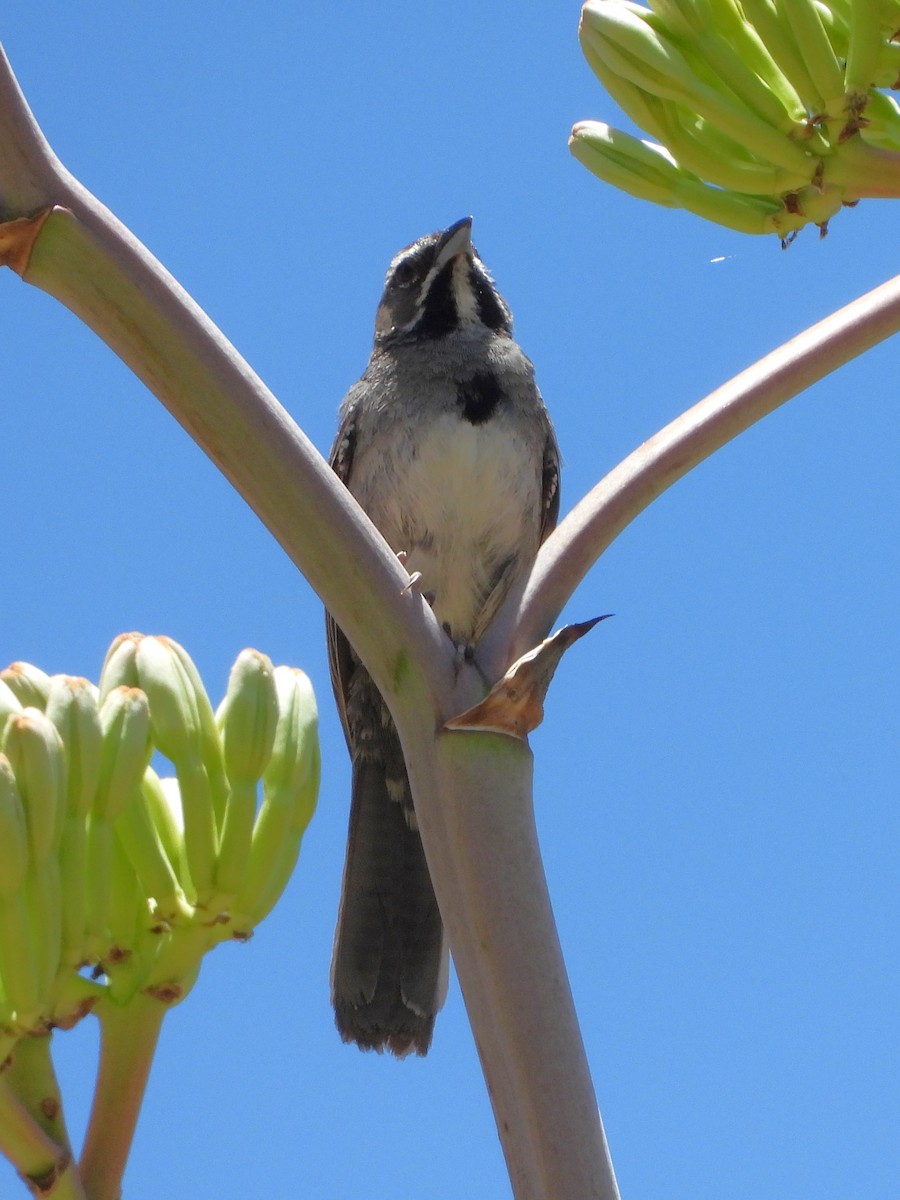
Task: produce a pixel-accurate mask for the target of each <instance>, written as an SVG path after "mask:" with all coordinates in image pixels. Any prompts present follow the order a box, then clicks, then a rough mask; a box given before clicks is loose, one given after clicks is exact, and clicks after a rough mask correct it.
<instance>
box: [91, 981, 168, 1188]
mask: <svg viewBox="0 0 900 1200" xmlns="http://www.w3.org/2000/svg"><path fill="white" fill-rule="evenodd" d="M96 1011H97V1016H98V1017H99V1019H100V1069H99V1071H98V1074H97V1087H96V1090H95V1092H94V1104H93V1107H92V1109H91V1119H90V1123H89V1125H88V1131H87V1135H86V1137H85V1141H84V1150H83V1151H82V1155H81V1162H80V1164H79V1170H80V1174H81V1179H82V1182H83V1184H84V1190H85V1194H86V1196H87V1200H119V1197H120V1196H121V1194H122V1176H123V1175H124V1173H125V1164H126V1163H127V1161H128V1154H129V1151H130V1150H131V1143H132V1140H133V1138H134V1131H135V1127H136V1125H137V1120H138V1115H139V1113H140V1110H141V1102H142V1101H143V1098H144V1091H145V1089H146V1086H147V1080H148V1078H149V1075H150V1067H151V1065H152V1063H153V1054H154V1052H155V1050H156V1043H157V1040H158V1039H159V1030H160V1026H161V1025H162V1020H163V1017H164V1016H165V1015H166V1013H167V1012H168V1006H167V1005H166V1004H163V1003H161V1002H160V1001H159V1000H157V999H155V998H154V997H152V996H146V995H144V994H143V993H138V994H137V995H135V996H134V997H132V999H131V1000H130V1001H129V1003H128V1004H126V1005H123V1006H121V1007H120V1006H119V1005H116V1004H112V1003H107V1004H101V1005H99V1006H98V1007H97V1010H96Z"/></svg>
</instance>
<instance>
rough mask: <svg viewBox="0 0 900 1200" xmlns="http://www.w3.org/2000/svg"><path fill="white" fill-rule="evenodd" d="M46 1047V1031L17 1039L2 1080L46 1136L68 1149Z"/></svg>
mask: <svg viewBox="0 0 900 1200" xmlns="http://www.w3.org/2000/svg"><path fill="white" fill-rule="evenodd" d="M50 1046H51V1035H50V1034H49V1033H45V1034H42V1035H40V1036H35V1037H23V1038H20V1039H19V1041H18V1042H17V1043H16V1048H15V1050H14V1051H13V1054H12V1058H11V1060H10V1064H9V1067H8V1068H7V1071H6V1081H7V1083H8V1084H9V1087H10V1088H11V1089H12V1091H13V1092H15V1094H16V1095H17V1096H18V1098H19V1099H20V1100H21V1102H22V1103H23V1104H24V1105H25V1107H26V1108H27V1110H28V1111H29V1113H31V1115H32V1117H34V1119H35V1121H37V1123H38V1124H39V1125H40V1127H41V1128H42V1129H43V1130H44V1132H45V1133H46V1134H47V1136H48V1137H51V1138H52V1139H53V1141H54V1142H55V1143H56V1144H57V1146H62V1147H63V1149H65V1150H69V1151H71V1148H72V1146H71V1142H70V1141H69V1133H68V1130H67V1129H66V1121H65V1115H64V1113H63V1106H62V1095H61V1093H60V1090H59V1082H58V1081H57V1078H56V1071H55V1070H54V1067H53V1058H52V1056H51V1053H50Z"/></svg>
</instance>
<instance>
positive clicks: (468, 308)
mask: <svg viewBox="0 0 900 1200" xmlns="http://www.w3.org/2000/svg"><path fill="white" fill-rule="evenodd" d="M453 299H454V300H455V301H456V312H457V316H458V317H459V323H460V325H474V324H475V322H476V321H478V320H479V316H478V300H477V299H476V297H475V292H474V291H473V290H472V285H471V283H470V281H469V256H468V254H458V255H457V256H456V258H455V259H454V260H453Z"/></svg>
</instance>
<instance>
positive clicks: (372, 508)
mask: <svg viewBox="0 0 900 1200" xmlns="http://www.w3.org/2000/svg"><path fill="white" fill-rule="evenodd" d="M420 432H424V431H420ZM415 445H416V453H415V454H412V453H410V452H409V451H410V443H409V442H407V443H406V446H405V449H404V451H403V452H402V453H398V454H397V455H396V456H393V457H391V458H390V459H387V460H385V459H384V458H382V460H381V461H380V462H378V463H377V464H376V463H372V464H370V465H371V467H372V468H374V469H373V470H371V471H369V470H366V471H364V472H362V475H363V477H368V480H369V484H370V486H369V487H367V488H366V489H365V493H364V494H358V499H359V500H360V503H361V504H362V505H363V507H364V508H365V509H366V511H367V512H368V513H369V515H370V516H371V518H372V520H373V521H374V522H375V524H376V525H377V526H378V528H379V529H380V530H381V532H382V533H383V534H384V536H385V537H386V539H387V541H388V542H389V543H390V545H391V547H392V548H393V549H394V550H398V551H399V550H405V551H406V552H407V554H408V558H407V561H406V566H407V569H408V570H409V571H410V572H413V571H420V572H421V573H422V580H421V583H420V585H419V586H420V587H421V588H422V590H423V592H425V593H427V594H429V595H430V596H433V601H434V610H435V615H436V616H437V617H438V619H439V620H440V621H441V622H442V623H443V624H446V625H447V626H448V627H449V629H450V631H451V633H452V636H453V638H454V640H456V641H457V642H458V643H462V642H469V641H477V639H478V638H479V637H480V635H481V634H482V632H483V631H484V628H485V627H486V625H487V624H488V623H489V622H490V619H491V617H492V616H493V614H494V612H495V611H496V607H497V605H498V604H499V603H500V601H501V600H502V598H503V596H504V595H505V594H506V592H507V590H508V588H509V586H510V584H511V583H512V582H513V580H514V579H515V578H516V576H517V575H518V574H519V573H520V572H521V571H523V570H526V571H527V570H528V569H529V568H530V566H531V564H532V562H533V560H534V556H535V554H536V553H537V548H538V540H539V536H540V523H541V469H542V464H541V463H540V462H539V461H536V459H535V454H534V447H533V446H532V447H531V448H529V447H528V446H527V445H526V444H525V442H524V441H523V439H522V437H521V436H520V433H519V431H518V429H517V427H516V425H512V426H511V424H510V423H509V422H507V421H487V422H485V423H484V424H482V425H473V424H471V423H470V422H468V421H465V420H461V419H460V417H459V415H458V414H457V413H455V412H453V413H448V414H447V415H446V416H443V417H439V418H438V419H437V420H435V421H433V422H431V423H429V426H428V429H427V432H424V436H421V437H418V438H416V443H415ZM359 465H361V464H355V467H357V466H359ZM354 476H356V477H357V478H359V472H358V471H357V470H356V469H354ZM353 490H354V492H357V488H356V487H354V488H353Z"/></svg>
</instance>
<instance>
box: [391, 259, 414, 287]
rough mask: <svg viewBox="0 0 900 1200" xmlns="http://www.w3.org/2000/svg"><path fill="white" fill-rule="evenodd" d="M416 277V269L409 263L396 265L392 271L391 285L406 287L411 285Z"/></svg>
mask: <svg viewBox="0 0 900 1200" xmlns="http://www.w3.org/2000/svg"><path fill="white" fill-rule="evenodd" d="M415 275H416V268H415V267H414V266H413V264H412V263H411V262H402V263H399V264H398V265H397V268H396V269H395V271H394V278H393V280H392V281H391V282H392V283H395V284H398V285H399V286H400V287H407V286H408V285H409V284H410V283H412V281H413V279H414V278H415Z"/></svg>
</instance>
